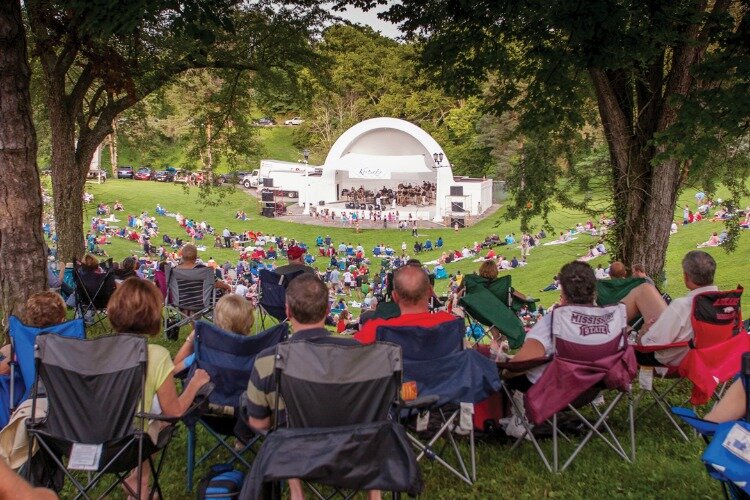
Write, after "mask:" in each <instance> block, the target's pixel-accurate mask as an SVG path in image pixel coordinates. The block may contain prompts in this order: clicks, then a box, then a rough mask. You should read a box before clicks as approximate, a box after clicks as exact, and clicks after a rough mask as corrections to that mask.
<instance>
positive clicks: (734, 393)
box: [703, 379, 747, 424]
mask: <svg viewBox="0 0 750 500" xmlns="http://www.w3.org/2000/svg"><path fill="white" fill-rule="evenodd" d="M746 398H747V396H746V394H745V387H744V386H743V385H742V379H737V380H735V381H734V382H733V383H732V385H731V386H729V389H727V392H726V393H724V396H723V397H722V398H721V399H720V400H719V402H718V403H716V405H715V406H714V407H713V408H712V409H711V411H710V412H708V413H707V414H706V416H705V417H703V418H704V419H705V420H709V421H711V422H716V423H719V424H720V423H723V422H731V421H733V420H740V419H741V418H745V416H746V415H747V399H746Z"/></svg>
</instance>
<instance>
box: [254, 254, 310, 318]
mask: <svg viewBox="0 0 750 500" xmlns="http://www.w3.org/2000/svg"><path fill="white" fill-rule="evenodd" d="M300 274H302V271H298V272H296V273H290V274H279V273H276V272H274V271H270V270H268V269H260V270H259V271H258V279H259V280H260V298H259V299H258V305H259V306H260V308H259V313H260V323H261V328H263V329H265V328H266V317H268V316H271V317H272V318H275V319H276V321H278V322H279V323H282V322H284V321H286V287H287V286H288V285H289V283H290V282H291V281H292V280H293V279H294V278H296V277H297V276H299V275H300Z"/></svg>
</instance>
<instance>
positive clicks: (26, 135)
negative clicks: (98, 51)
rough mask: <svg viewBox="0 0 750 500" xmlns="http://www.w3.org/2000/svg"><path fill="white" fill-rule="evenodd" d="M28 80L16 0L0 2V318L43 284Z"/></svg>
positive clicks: (38, 188) (44, 273)
mask: <svg viewBox="0 0 750 500" xmlns="http://www.w3.org/2000/svg"><path fill="white" fill-rule="evenodd" d="M30 79H31V68H30V67H29V63H28V57H27V53H26V34H25V32H24V26H23V19H22V17H21V4H20V1H19V0H10V1H4V2H0V114H2V119H0V167H1V168H2V175H0V296H1V297H2V305H1V306H2V313H3V317H4V319H7V317H8V316H10V315H12V314H20V313H21V309H22V307H23V304H24V302H25V301H26V299H27V298H28V296H29V295H31V294H33V293H35V292H38V291H41V290H44V289H45V288H46V286H47V267H46V255H45V250H44V237H43V235H42V192H41V186H40V183H39V172H38V170H37V166H36V152H37V151H36V150H37V144H36V133H35V131H34V126H33V124H32V120H31V97H30V94H29V82H30ZM5 324H7V323H5Z"/></svg>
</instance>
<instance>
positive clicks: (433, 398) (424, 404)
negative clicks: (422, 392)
mask: <svg viewBox="0 0 750 500" xmlns="http://www.w3.org/2000/svg"><path fill="white" fill-rule="evenodd" d="M438 401H440V396H437V395H435V394H432V395H429V396H421V397H418V398H416V399H411V400H409V401H401V404H400V406H401V408H405V409H410V410H414V409H422V408H428V407H431V406H434V405H435V404H436V403H437V402H438Z"/></svg>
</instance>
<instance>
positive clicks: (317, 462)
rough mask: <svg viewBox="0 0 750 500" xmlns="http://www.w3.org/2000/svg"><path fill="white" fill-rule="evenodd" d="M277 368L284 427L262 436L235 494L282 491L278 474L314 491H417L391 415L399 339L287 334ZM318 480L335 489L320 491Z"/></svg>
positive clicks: (413, 466)
mask: <svg viewBox="0 0 750 500" xmlns="http://www.w3.org/2000/svg"><path fill="white" fill-rule="evenodd" d="M275 376H276V381H277V384H278V385H277V388H278V390H277V391H276V414H275V422H276V423H277V425H278V422H279V421H280V417H281V413H280V412H281V410H280V409H279V405H280V401H281V400H282V399H283V404H284V406H285V408H286V410H285V411H286V415H287V418H286V422H287V427H277V428H275V429H274V430H273V431H272V432H270V433H268V435H267V436H266V439H265V441H264V443H263V446H262V448H261V450H260V453H259V454H258V456H257V457H256V459H255V462H254V463H253V468H252V470H251V472H250V474H249V475H248V476H247V479H246V481H245V485H244V487H243V489H242V493H241V495H240V498H243V499H257V498H266V497H268V496H271V497H277V498H280V493H281V491H280V490H281V488H280V486H279V484H278V482H279V481H282V480H285V479H290V478H298V479H301V480H304V481H307V482H308V486H310V487H311V489H312V491H313V492H314V493H315V495H316V496H317V497H318V498H332V497H334V496H336V495H337V494H340V495H341V496H343V497H344V498H351V497H352V496H353V495H354V493H349V494H344V493H342V492H340V491H338V490H339V489H346V490H357V491H362V490H386V491H393V492H394V496H395V495H396V493H395V492H407V493H408V494H410V495H417V494H419V493H420V492H421V491H422V481H421V477H420V473H419V469H418V467H417V463H416V459H415V457H414V454H413V452H412V450H411V447H410V445H409V442H408V440H407V437H406V433H405V431H404V429H403V427H401V426H400V425H399V424H398V423H397V422H395V421H393V420H390V419H389V416H388V415H389V411H390V409H391V408H392V407H393V405H396V404H398V399H399V387H400V381H401V349H400V348H399V347H398V346H396V345H393V344H386V343H375V344H370V345H352V344H349V345H342V344H341V343H333V341H327V342H320V341H318V342H313V341H296V342H295V341H292V342H286V343H283V344H279V346H278V347H277V350H276V361H275ZM264 483H265V484H268V483H272V484H273V487H272V488H270V489H272V490H273V491H271V492H269V491H268V489H269V488H265V489H264ZM310 483H315V485H313V484H310ZM320 485H324V486H326V487H332V488H334V489H336V491H335V492H334V493H333V494H329V495H324V494H323V492H322V487H321V486H320Z"/></svg>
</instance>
